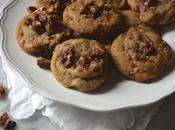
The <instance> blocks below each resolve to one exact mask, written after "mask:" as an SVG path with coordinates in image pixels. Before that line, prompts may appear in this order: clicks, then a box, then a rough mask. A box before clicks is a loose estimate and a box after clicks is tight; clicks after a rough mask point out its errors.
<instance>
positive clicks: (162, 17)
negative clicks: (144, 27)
mask: <svg viewBox="0 0 175 130" xmlns="http://www.w3.org/2000/svg"><path fill="white" fill-rule="evenodd" d="M128 4H129V5H130V7H131V9H132V10H133V11H135V12H137V13H138V14H139V18H140V20H141V21H142V22H144V23H147V24H153V25H163V24H168V23H171V22H173V21H175V0H128Z"/></svg>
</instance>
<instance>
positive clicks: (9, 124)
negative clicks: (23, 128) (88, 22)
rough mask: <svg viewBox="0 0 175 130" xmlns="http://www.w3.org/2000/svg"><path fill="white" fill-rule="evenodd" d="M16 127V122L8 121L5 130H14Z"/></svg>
mask: <svg viewBox="0 0 175 130" xmlns="http://www.w3.org/2000/svg"><path fill="white" fill-rule="evenodd" d="M15 126H16V122H14V121H11V120H7V121H6V123H5V125H4V130H14V128H15Z"/></svg>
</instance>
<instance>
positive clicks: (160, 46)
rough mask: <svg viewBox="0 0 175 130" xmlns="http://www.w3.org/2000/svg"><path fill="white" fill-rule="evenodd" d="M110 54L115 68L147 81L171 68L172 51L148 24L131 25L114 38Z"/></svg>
mask: <svg viewBox="0 0 175 130" xmlns="http://www.w3.org/2000/svg"><path fill="white" fill-rule="evenodd" d="M111 54H112V57H113V60H114V62H115V64H116V66H117V68H118V70H119V71H120V72H121V73H122V74H124V75H125V76H127V77H129V78H131V79H133V80H136V81H139V82H147V81H150V80H152V79H155V78H157V77H159V76H160V75H161V74H162V73H163V72H166V71H167V70H168V68H170V66H171V64H172V62H173V55H174V54H173V51H172V50H171V48H170V46H169V45H168V44H167V43H166V42H165V41H163V40H162V39H161V37H160V36H159V35H158V34H157V33H156V32H155V31H154V30H152V29H151V28H149V27H146V26H145V25H139V26H137V27H131V28H130V29H129V30H128V31H127V32H126V33H125V34H122V35H120V36H119V37H117V38H116V40H114V42H113V44H112V47H111Z"/></svg>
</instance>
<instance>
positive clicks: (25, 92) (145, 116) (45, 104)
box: [2, 61, 162, 130]
mask: <svg viewBox="0 0 175 130" xmlns="http://www.w3.org/2000/svg"><path fill="white" fill-rule="evenodd" d="M2 65H3V69H4V71H5V73H6V74H7V83H8V85H7V86H8V89H9V90H10V92H9V99H10V101H11V107H10V111H11V114H12V116H13V118H15V119H18V120H21V119H26V118H29V117H30V116H32V115H33V114H34V113H35V111H37V110H41V111H42V114H43V116H46V117H48V118H49V119H50V121H51V122H52V123H53V124H55V125H57V126H58V127H60V128H62V130H144V129H145V128H146V126H147V124H148V123H149V121H150V119H151V116H152V115H154V114H155V113H156V112H157V111H158V108H159V106H160V104H161V103H162V101H160V102H158V103H156V104H153V105H150V106H145V107H142V108H134V109H130V110H122V111H117V112H115V111H114V112H106V113H102V112H92V111H87V110H83V109H80V108H76V107H72V106H68V105H65V104H62V103H58V102H55V101H52V100H49V99H47V98H44V97H43V96H41V95H39V94H37V93H35V92H33V91H32V90H30V89H29V87H28V86H27V84H25V82H24V81H23V79H22V78H21V77H20V76H19V75H18V74H17V73H15V72H14V71H13V70H12V69H10V67H9V66H8V65H7V64H6V63H5V62H4V61H3V62H2Z"/></svg>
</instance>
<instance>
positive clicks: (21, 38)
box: [16, 8, 71, 58]
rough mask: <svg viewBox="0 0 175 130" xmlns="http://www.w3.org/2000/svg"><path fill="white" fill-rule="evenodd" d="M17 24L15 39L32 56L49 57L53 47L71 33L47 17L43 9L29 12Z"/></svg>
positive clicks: (55, 19) (52, 17) (51, 17)
mask: <svg viewBox="0 0 175 130" xmlns="http://www.w3.org/2000/svg"><path fill="white" fill-rule="evenodd" d="M29 10H30V11H29V12H30V13H29V14H28V15H26V16H25V17H24V18H23V19H22V20H21V21H20V22H19V24H18V26H17V29H16V38H17V41H18V43H19V45H20V47H21V48H22V49H23V50H24V51H25V52H27V53H29V54H31V55H34V56H42V57H46V58H48V57H51V55H52V51H53V49H54V47H55V46H56V45H57V44H58V43H60V42H62V41H63V40H64V39H66V38H67V37H69V36H70V34H71V32H69V30H68V29H66V27H65V26H63V24H62V23H61V22H60V21H59V20H58V18H57V16H54V15H52V16H51V15H49V14H48V13H47V11H46V9H45V8H39V9H36V10H33V12H32V11H31V9H29Z"/></svg>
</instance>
